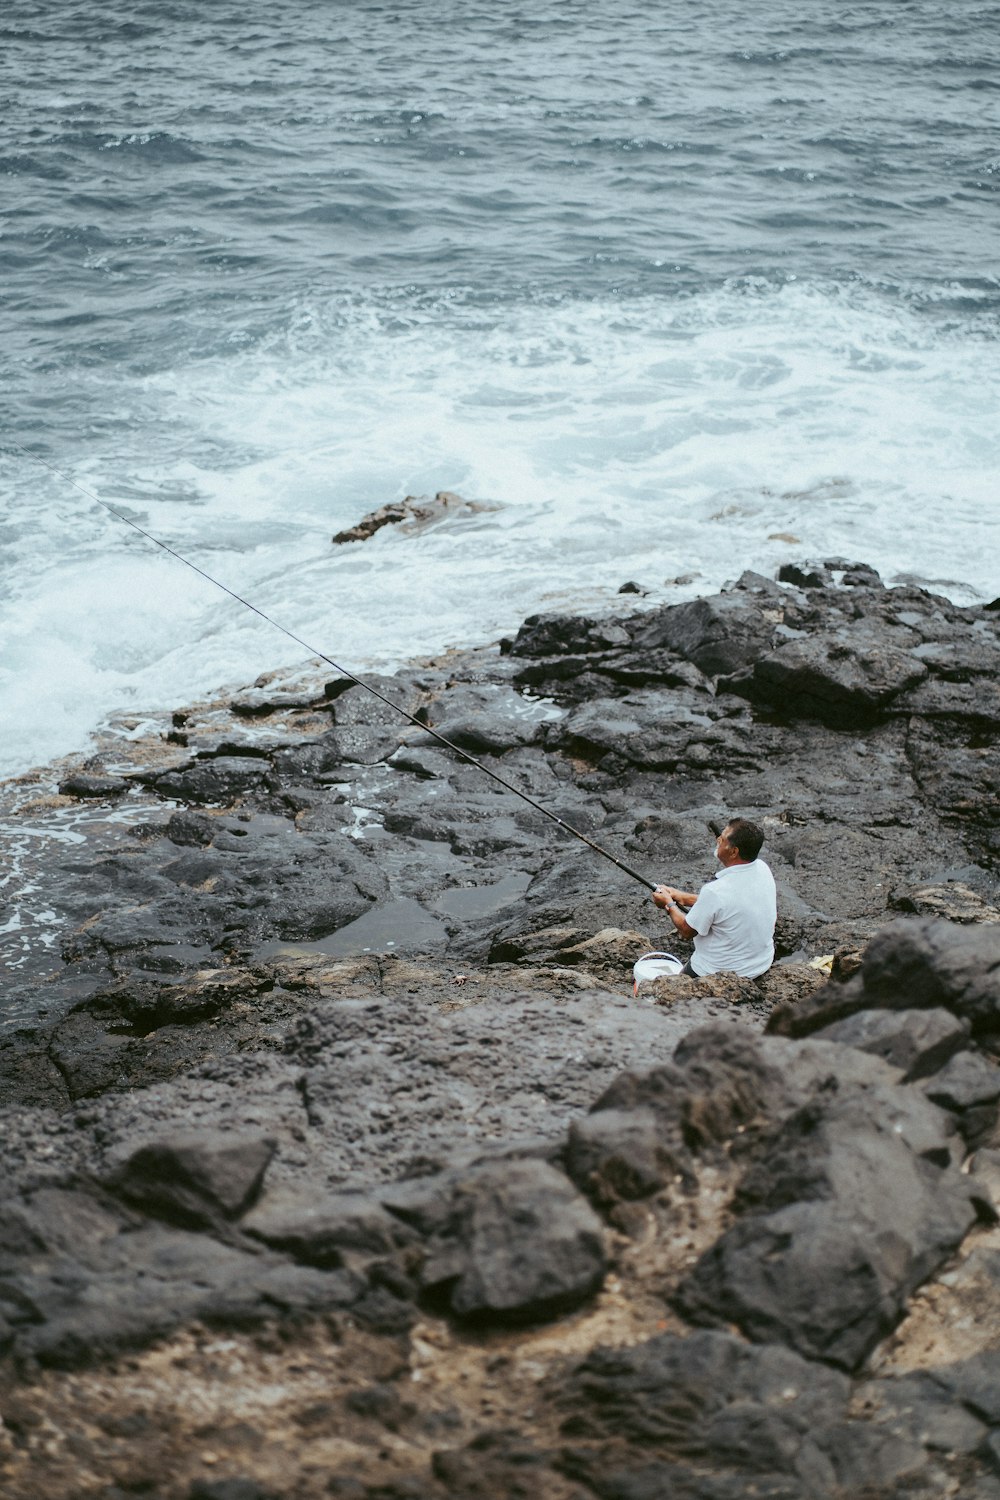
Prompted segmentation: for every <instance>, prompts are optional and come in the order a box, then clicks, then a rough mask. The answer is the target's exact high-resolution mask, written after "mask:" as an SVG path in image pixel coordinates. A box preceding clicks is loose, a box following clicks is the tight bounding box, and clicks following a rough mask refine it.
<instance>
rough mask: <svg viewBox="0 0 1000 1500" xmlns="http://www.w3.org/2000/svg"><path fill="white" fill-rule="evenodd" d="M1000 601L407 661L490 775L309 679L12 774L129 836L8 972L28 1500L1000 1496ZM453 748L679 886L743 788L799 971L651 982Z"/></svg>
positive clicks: (83, 863)
mask: <svg viewBox="0 0 1000 1500" xmlns="http://www.w3.org/2000/svg"><path fill="white" fill-rule="evenodd" d="M793 572H794V575H795V576H791V573H793ZM998 626H1000V620H998V617H997V615H996V613H995V612H992V611H990V610H985V609H981V610H961V609H959V608H957V607H956V606H954V605H951V604H949V603H948V602H947V601H944V600H941V599H937V598H936V597H935V596H933V595H929V594H926V593H923V592H921V591H920V590H917V589H910V588H908V589H884V588H882V586H881V584H880V581H879V580H878V579H877V576H876V575H874V574H873V573H872V571H871V570H870V569H866V568H864V567H862V566H860V565H856V566H846V565H841V562H840V561H839V560H831V561H830V562H829V563H828V564H823V565H805V564H803V565H802V566H801V567H800V568H798V569H797V570H790V576H788V577H786V578H784V579H781V580H779V581H778V582H776V583H775V582H772V581H770V580H765V579H761V578H758V577H756V576H755V575H748V576H747V577H745V578H744V579H743V580H741V582H740V584H739V585H737V586H736V587H735V588H734V589H732V590H730V591H729V592H727V593H725V594H722V595H720V596H718V597H717V598H716V599H709V600H696V601H693V602H692V603H691V604H684V605H679V606H669V607H664V608H661V609H651V610H646V611H645V612H641V613H639V614H636V615H630V616H624V617H622V618H620V619H614V620H609V619H604V620H597V619H582V618H572V619H566V618H562V619H560V618H557V617H544V618H535V619H533V620H531V621H528V622H527V623H526V625H525V626H524V628H523V629H522V631H521V632H520V633H519V635H518V637H517V639H516V640H513V641H510V642H507V643H506V644H505V648H504V649H503V651H502V652H501V653H499V654H497V653H487V652H481V653H469V654H467V655H466V656H463V657H454V658H449V659H448V660H447V661H444V662H439V663H430V664H427V665H426V666H424V667H422V668H419V669H413V670H412V671H411V672H409V673H405V674H401V676H400V677H399V678H398V679H381V680H380V684H381V685H382V686H384V687H385V688H386V690H387V691H389V692H391V694H392V695H393V696H394V697H395V696H398V699H399V701H400V702H401V703H403V704H404V706H405V707H406V708H407V711H408V712H410V713H412V714H414V715H415V716H416V717H417V718H418V719H419V720H420V721H421V722H424V723H426V724H428V725H431V726H433V727H434V728H438V729H442V730H446V731H447V734H448V738H449V739H452V740H453V742H454V743H455V744H456V745H457V746H458V747H459V751H458V752H454V751H448V750H446V749H444V748H443V747H441V746H440V744H439V743H437V742H435V741H434V740H433V739H432V738H431V737H429V736H426V735H424V734H422V732H421V731H420V730H418V729H416V728H414V727H413V726H412V725H409V726H408V725H407V724H405V723H404V721H402V720H398V721H397V720H396V719H395V717H394V716H393V715H392V714H391V711H390V710H388V709H386V708H385V706H384V705H381V704H378V703H377V702H376V701H375V700H372V699H368V698H367V696H366V695H364V694H363V692H362V690H361V689H359V688H357V687H354V686H352V685H345V684H343V683H339V682H338V683H332V684H329V685H325V686H324V684H323V683H322V682H319V683H318V684H316V683H314V684H312V685H310V683H309V682H308V681H307V680H306V681H303V679H302V677H301V675H300V676H299V677H298V678H296V679H294V680H293V679H291V678H289V679H287V680H286V679H283V678H281V677H280V676H277V677H275V678H273V679H271V680H261V681H260V682H259V683H258V684H256V685H255V687H254V688H253V689H251V690H248V691H247V692H246V693H244V694H241V695H239V697H237V698H236V699H234V700H232V702H231V703H228V704H218V705H206V706H202V707H201V708H194V709H185V710H178V711H177V712H176V713H175V714H174V715H173V716H172V718H171V719H170V721H168V723H167V724H166V725H165V726H164V729H163V737H162V738H161V739H159V740H158V741H151V740H147V741H134V740H133V741H130V742H129V746H128V748H127V749H126V746H125V745H124V744H123V743H122V741H120V740H118V741H116V740H113V739H112V740H109V742H108V744H107V745H106V746H105V748H104V749H103V750H102V751H101V752H100V753H99V754H97V755H95V756H94V757H93V759H92V761H91V762H88V763H87V764H86V765H83V766H78V767H74V768H70V769H67V770H66V771H65V772H64V774H63V775H62V777H61V785H62V792H61V793H60V794H59V796H58V797H55V798H52V797H51V796H50V795H49V794H48V792H47V788H46V785H45V781H44V778H43V777H42V776H41V774H40V775H39V777H37V778H34V779H32V778H28V779H25V780H23V781H22V782H21V783H17V784H13V785H12V786H11V787H9V788H8V803H7V809H6V810H7V812H8V814H9V817H10V818H11V819H14V820H16V819H17V818H24V819H28V818H34V819H37V818H38V817H39V816H40V815H41V813H42V810H43V809H44V810H45V812H46V815H51V816H53V817H58V816H59V815H60V814H61V813H67V815H68V812H67V810H71V809H73V808H74V807H76V806H78V805H82V804H83V803H84V802H85V803H86V805H87V807H88V808H92V807H94V806H99V805H100V803H101V799H102V798H103V799H105V801H106V802H107V803H108V805H109V806H112V805H113V806H114V807H115V808H116V809H119V810H120V809H125V810H126V811H125V814H124V815H123V814H122V813H121V812H120V811H119V812H118V813H116V818H115V821H114V823H113V824H112V823H109V824H108V825H106V829H113V830H114V833H113V837H112V835H111V834H110V833H108V832H107V831H105V832H104V833H102V834H100V835H99V836H97V837H95V839H94V840H93V842H92V843H89V844H88V843H85V844H84V845H83V847H81V846H80V845H79V844H77V845H75V846H73V848H72V849H71V852H70V853H69V854H65V853H64V854H61V855H58V856H56V857H54V858H52V859H51V860H50V861H49V862H48V863H47V864H46V865H45V867H44V868H42V869H39V870H38V871H36V872H35V874H34V877H33V878H35V879H36V880H37V881H38V882H39V883H40V886H41V888H42V890H43V895H44V898H45V901H46V903H47V910H48V911H49V912H50V913H55V914H57V916H58V918H59V920H60V922H61V924H62V929H61V939H60V942H61V956H60V958H59V960H58V961H57V962H53V961H52V959H51V958H47V959H46V963H45V965H44V966H42V965H38V966H37V967H36V968H35V969H33V970H32V969H31V967H30V965H26V966H22V967H23V969H24V972H23V977H21V978H20V979H19V980H17V981H16V982H15V983H13V984H12V985H11V986H10V992H9V995H10V1002H9V1003H10V1006H11V1014H12V1016H13V1017H14V1021H13V1023H12V1024H11V1025H10V1026H9V1027H8V1029H7V1031H6V1033H5V1034H4V1037H3V1041H2V1044H0V1078H2V1085H3V1090H4V1098H5V1101H6V1107H5V1109H4V1111H3V1116H2V1118H3V1127H4V1141H5V1150H4V1153H3V1156H2V1160H0V1174H2V1176H3V1184H4V1213H3V1216H2V1219H0V1361H2V1371H3V1373H2V1375H0V1417H2V1419H3V1426H2V1428H0V1464H2V1468H0V1476H2V1481H3V1486H4V1493H5V1494H6V1493H10V1495H11V1496H12V1497H16V1500H28V1497H31V1500H35V1497H37V1496H39V1495H42V1494H44V1495H46V1496H52V1497H62V1496H66V1497H69V1496H73V1497H77V1496H95V1497H96V1496H101V1497H105V1496H106V1497H115V1500H118V1497H121V1496H131V1495H147V1496H162V1497H164V1500H267V1497H273V1500H291V1497H296V1500H298V1497H301V1500H311V1497H314V1496H321V1495H339V1496H345V1497H353V1500H365V1497H369V1500H383V1497H384V1500H390V1497H391V1500H397V1497H398V1500H403V1497H410V1496H416V1495H420V1496H421V1497H429V1500H434V1497H440V1500H446V1497H467V1496H469V1497H471V1496H476V1495H482V1496H486V1495H491V1496H511V1497H514V1496H526V1495H529V1494H530V1495H532V1496H539V1495H544V1496H546V1497H547V1496H553V1497H556V1500H571V1497H572V1500H589V1497H594V1496H596V1497H599V1500H605V1497H608V1500H619V1497H620V1500H642V1497H650V1500H652V1497H656V1500H660V1497H662V1496H679V1497H684V1500H688V1497H690V1500H729V1497H732V1500H737V1497H739V1500H742V1497H744V1496H747V1495H758V1496H768V1497H771V1500H826V1497H829V1500H848V1497H859V1496H862V1495H863V1496H866V1497H870V1500H875V1497H886V1500H888V1497H898V1500H903V1497H904V1496H906V1497H916V1500H932V1497H934V1500H936V1497H939V1496H944V1495H955V1496H962V1497H966V1496H969V1497H974V1500H1000V1349H998V1345H997V1339H996V1332H995V1330H996V1327H997V1326H998V1325H997V1321H996V1318H997V1313H998V1312H1000V1227H998V1210H997V1205H998V1202H1000V1129H998V1124H997V1117H998V1106H1000V1084H998V1082H997V1080H998V1079H1000V1070H998V1068H997V1065H996V1056H997V1051H998V1047H1000V912H998V911H997V907H996V876H995V858H996V850H997V844H996V839H997V833H996V827H995V811H996V802H995V794H996V781H997V752H996V749H995V736H994V735H993V733H992V728H991V726H992V725H993V723H994V718H995V716H994V717H991V715H993V708H991V703H992V701H993V699H992V693H991V681H995V679H996V668H997V665H998V658H1000V640H998V637H1000V629H998ZM463 751H464V752H465V754H466V755H475V756H476V757H477V758H481V759H482V760H483V763H484V764H485V765H488V766H491V767H492V768H494V769H497V770H498V771H499V772H501V773H502V775H503V776H504V777H505V778H508V779H510V780H512V781H515V782H516V783H517V784H518V785H520V786H522V787H523V788H524V790H525V791H527V792H529V794H530V795H531V796H532V797H534V798H535V799H536V800H538V801H540V802H541V803H542V804H543V805H545V806H547V807H549V808H551V809H552V811H554V812H555V813H556V814H557V815H558V816H559V817H560V818H562V819H564V820H565V821H568V822H572V823H573V824H574V826H576V827H579V828H580V829H581V831H584V832H586V833H587V835H588V837H593V838H595V839H596V840H597V841H598V842H600V843H601V844H603V845H605V846H607V847H609V848H612V849H613V851H614V852H615V853H617V854H619V855H622V856H623V857H624V858H625V860H626V861H627V862H628V863H629V864H630V865H633V866H640V867H641V868H642V869H648V870H649V871H650V874H651V875H652V876H653V877H654V878H664V879H671V880H673V881H676V883H678V884H680V885H687V886H690V885H692V884H695V885H696V884H698V883H700V881H702V880H704V879H705V878H706V877H707V876H708V874H709V873H710V870H709V863H710V862H709V859H708V851H709V850H710V847H711V843H712V835H713V830H714V829H716V828H717V827H719V826H721V824H722V823H724V822H725V820H726V818H727V816H728V815H729V814H730V813H731V812H733V813H735V812H739V813H743V814H747V815H750V816H757V817H758V818H760V819H761V820H762V821H764V823H765V827H766V829H767V831H768V845H767V849H766V854H767V857H768V858H769V860H770V862H771V864H772V867H773V868H774V870H775V874H776V876H777V878H778V882H779V891H780V920H779V933H778V937H779V954H780V960H781V961H780V962H779V963H778V964H777V965H776V966H775V968H774V969H773V970H772V971H771V973H770V974H769V975H768V976H765V978H764V979H763V980H762V981H759V982H757V981H747V980H739V979H737V978H736V977H735V976H718V977H716V978H713V979H710V980H689V979H677V980H659V981H657V982H656V983H655V984H654V985H652V986H649V987H648V988H645V987H644V989H643V991H642V992H641V993H640V996H639V997H633V995H632V992H631V983H630V973H629V966H630V962H631V959H632V958H633V957H635V956H638V953H639V952H641V951H642V949H643V948H644V947H645V946H648V945H655V946H660V945H661V944H662V941H663V936H664V934H663V929H662V927H661V926H659V925H658V920H657V919H655V913H654V912H653V911H652V909H651V908H650V906H649V904H648V901H647V900H646V898H645V896H644V895H643V892H642V890H641V888H640V887H639V886H638V885H635V884H634V883H630V882H628V880H627V878H626V877H623V876H622V875H621V873H620V872H619V871H617V870H615V869H614V867H613V866H612V865H610V864H609V863H607V862H605V861H602V860H601V859H600V857H599V856H596V855H593V854H592V853H590V852H588V851H586V850H584V849H582V848H580V847H579V846H576V845H575V844H568V843H567V836H566V834H565V833H564V832H562V831H560V830H559V829H557V828H556V827H555V826H554V825H553V824H551V823H550V822H549V821H548V820H547V819H545V818H544V816H543V815H542V814H541V813H539V812H538V811H537V810H536V809H533V808H531V807H529V806H528V805H527V804H525V803H523V802H521V801H519V799H517V798H515V797H513V796H512V795H511V794H510V793H509V792H507V791H504V790H503V789H502V788H500V787H498V786H497V784H496V783H493V782H490V781H489V780H488V779H487V778H485V777H484V776H483V774H482V771H481V770H480V769H478V768H477V767H475V766H473V765H471V764H470V763H469V761H468V760H467V759H465V758H464V757H463V755H462V753H461V752H463ZM129 809H134V812H132V813H130V812H129ZM88 826H89V825H88ZM122 830H124V831H122ZM102 840H103V842H102ZM63 847H64V848H65V846H63ZM49 920H50V921H51V918H50V919H49ZM816 959H820V960H822V966H821V967H810V964H811V962H812V961H813V960H816Z"/></svg>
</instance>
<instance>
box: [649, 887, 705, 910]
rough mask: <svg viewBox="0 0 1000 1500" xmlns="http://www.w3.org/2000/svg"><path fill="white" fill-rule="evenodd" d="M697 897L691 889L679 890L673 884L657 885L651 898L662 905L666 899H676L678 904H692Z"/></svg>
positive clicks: (664, 904)
mask: <svg viewBox="0 0 1000 1500" xmlns="http://www.w3.org/2000/svg"><path fill="white" fill-rule="evenodd" d="M658 898H661V899H658ZM697 899H698V897H697V896H696V895H695V894H694V892H693V891H679V890H678V889H677V887H676V886H675V885H658V886H657V887H656V890H655V891H654V892H653V900H654V901H655V902H656V904H657V906H663V907H665V906H666V905H667V902H668V900H670V901H676V902H677V904H678V906H693V905H694V903H695V902H696V901H697Z"/></svg>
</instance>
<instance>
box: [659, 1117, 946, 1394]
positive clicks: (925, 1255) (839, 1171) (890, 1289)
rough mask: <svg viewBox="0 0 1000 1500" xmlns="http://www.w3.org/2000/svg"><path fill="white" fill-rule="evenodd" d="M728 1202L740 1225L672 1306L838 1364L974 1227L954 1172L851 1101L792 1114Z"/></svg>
mask: <svg viewBox="0 0 1000 1500" xmlns="http://www.w3.org/2000/svg"><path fill="white" fill-rule="evenodd" d="M941 1135H942V1138H943V1137H944V1136H945V1131H944V1130H942V1132H941ZM737 1206H739V1207H742V1208H743V1209H744V1212H743V1215H742V1217H741V1218H740V1219H739V1220H738V1221H737V1222H736V1224H735V1225H734V1226H733V1227H732V1229H730V1230H728V1231H727V1232H726V1233H725V1234H724V1235H723V1236H722V1238H721V1239H720V1240H719V1241H718V1243H717V1244H716V1245H715V1246H713V1248H712V1249H711V1250H710V1251H708V1253H707V1254H706V1255H705V1256H704V1257H703V1258H702V1260H701V1261H700V1262H699V1264H698V1266H697V1267H696V1268H695V1270H694V1271H693V1272H692V1273H691V1275H690V1276H689V1277H687V1278H686V1279H685V1280H684V1281H682V1283H681V1285H680V1287H679V1289H678V1293H677V1299H676V1300H677V1305H678V1307H679V1308H680V1310H681V1311H682V1312H683V1313H684V1314H685V1315H686V1316H688V1317H689V1318H691V1319H692V1320H693V1321H695V1322H699V1323H708V1324H727V1323H735V1324H736V1325H737V1326H738V1327H739V1328H740V1329H742V1331H743V1332H744V1333H746V1334H747V1336H748V1337H750V1338H752V1339H754V1340H762V1341H776V1342H782V1343H787V1344H788V1345H789V1346H790V1347H791V1348H793V1349H796V1350H798V1351H799V1352H800V1353H802V1354H804V1355H806V1356H807V1357H809V1358H812V1359H821V1360H825V1361H828V1362H829V1363H831V1364H835V1365H839V1366H840V1367H841V1368H843V1369H847V1370H851V1369H854V1368H856V1367H857V1366H858V1365H859V1364H860V1363H861V1361H862V1360H863V1359H864V1358H865V1356H866V1355H867V1354H868V1353H869V1352H870V1350H871V1349H872V1348H873V1347H874V1346H875V1344H876V1343H877V1342H878V1341H879V1339H881V1338H883V1337H885V1335H886V1334H887V1333H888V1332H889V1330H890V1329H891V1328H892V1327H893V1326H894V1325H895V1323H896V1322H897V1321H898V1319H899V1317H900V1316H901V1314H902V1312H903V1310H904V1308H905V1306H906V1299H907V1298H908V1296H909V1295H910V1294H911V1293H912V1292H913V1291H914V1290H915V1289H916V1288H917V1287H918V1286H919V1285H920V1283H921V1282H922V1281H924V1280H926V1278H927V1277H928V1276H930V1275H932V1274H933V1272H934V1271H935V1270H936V1269H937V1268H938V1267H939V1266H940V1265H941V1264H942V1262H943V1261H944V1260H945V1259H946V1258H947V1257H948V1255H950V1254H951V1252H952V1251H953V1250H954V1249H955V1248H956V1247H957V1246H958V1245H959V1244H960V1243H961V1241H962V1239H963V1238H964V1236H965V1234H966V1232H967V1230H968V1229H969V1228H970V1226H971V1225H972V1223H973V1221H974V1219H975V1210H974V1208H973V1206H972V1204H971V1202H970V1198H969V1194H968V1192H967V1191H966V1188H965V1186H964V1185H963V1181H962V1179H961V1178H960V1177H959V1175H958V1174H957V1173H954V1172H952V1171H950V1170H946V1169H943V1168H941V1167H939V1166H933V1165H931V1164H930V1163H929V1162H928V1161H926V1160H923V1159H922V1158H921V1156H918V1155H917V1154H915V1153H914V1151H913V1150H912V1149H911V1148H910V1146H909V1145H908V1144H907V1143H906V1141H905V1140H904V1138H903V1136H902V1135H901V1134H900V1133H898V1131H897V1129H896V1124H895V1122H893V1121H892V1117H891V1115H890V1114H888V1112H881V1113H880V1114H879V1115H876V1116H875V1118H874V1119H869V1118H868V1108H865V1109H864V1110H863V1111H862V1110H859V1108H858V1102H856V1101H853V1100H851V1098H850V1096H849V1095H848V1096H847V1097H846V1098H841V1099H838V1100H837V1102H836V1103H835V1104H834V1105H832V1106H831V1105H827V1106H826V1107H825V1108H824V1107H823V1106H822V1105H817V1104H813V1105H809V1106H806V1107H805V1108H804V1109H802V1110H801V1111H799V1112H798V1113H797V1114H795V1115H793V1116H792V1118H791V1119H790V1120H789V1121H788V1122H787V1123H786V1124H785V1125H784V1126H783V1127H782V1128H781V1129H780V1130H779V1132H778V1134H777V1136H776V1138H775V1140H774V1143H773V1145H772V1146H771V1147H770V1148H769V1149H768V1150H767V1152H766V1153H765V1154H764V1155H763V1156H762V1157H761V1159H760V1160H759V1161H758V1162H757V1163H755V1165H754V1167H753V1168H752V1170H751V1172H750V1173H749V1174H748V1176H747V1177H746V1178H745V1179H744V1181H743V1183H742V1185H741V1189H740V1194H739V1197H738V1200H737Z"/></svg>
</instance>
